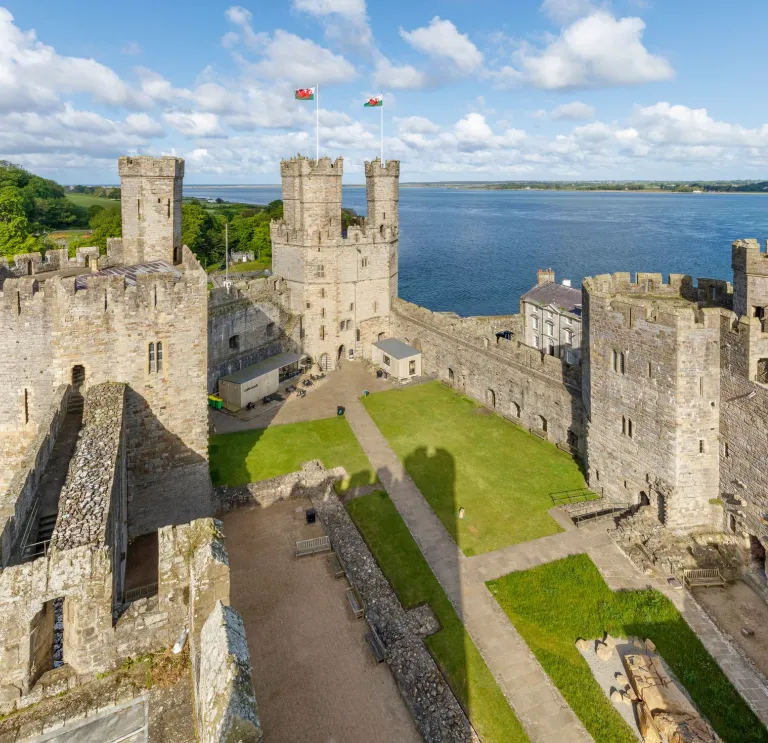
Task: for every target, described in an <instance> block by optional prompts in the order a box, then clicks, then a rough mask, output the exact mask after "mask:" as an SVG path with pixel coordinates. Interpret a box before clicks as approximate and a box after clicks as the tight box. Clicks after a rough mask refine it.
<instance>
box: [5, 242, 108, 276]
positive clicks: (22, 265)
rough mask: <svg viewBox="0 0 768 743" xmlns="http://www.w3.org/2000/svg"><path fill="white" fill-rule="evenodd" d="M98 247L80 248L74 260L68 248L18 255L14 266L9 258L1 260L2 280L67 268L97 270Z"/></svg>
mask: <svg viewBox="0 0 768 743" xmlns="http://www.w3.org/2000/svg"><path fill="white" fill-rule="evenodd" d="M99 252H100V251H99V248H98V247H97V246H95V245H94V246H92V247H85V248H78V249H77V251H76V254H75V257H74V258H70V257H69V253H68V251H67V249H66V248H57V249H55V250H47V251H46V252H45V256H43V254H42V253H18V254H17V255H15V256H13V265H12V266H11V264H10V263H9V262H8V259H7V258H0V279H3V278H6V277H8V276H11V277H16V278H19V277H22V276H35V275H37V274H43V273H47V272H49V271H60V270H62V269H65V268H86V267H93V268H96V266H97V265H98V261H99Z"/></svg>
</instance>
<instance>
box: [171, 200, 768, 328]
mask: <svg viewBox="0 0 768 743" xmlns="http://www.w3.org/2000/svg"><path fill="white" fill-rule="evenodd" d="M184 195H185V196H196V197H199V198H217V197H218V198H222V199H224V200H225V201H237V202H243V203H251V204H267V203H268V202H270V201H272V200H274V199H279V198H280V196H281V193H280V187H279V186H186V187H185V188H184ZM343 205H344V206H345V207H349V208H350V209H354V210H355V211H356V212H357V213H358V214H361V215H364V214H365V211H366V204H365V188H364V187H361V186H345V187H344V195H343ZM747 237H754V238H757V239H758V240H761V242H764V241H765V239H766V237H768V195H761V194H705V193H702V194H669V193H647V194H644V193H637V192H592V191H575V192H559V191H486V190H481V189H457V188H439V187H419V188H417V187H405V186H402V187H401V189H400V276H399V295H400V296H401V297H402V298H403V299H407V300H408V301H411V302H416V303H417V304H420V305H422V306H424V307H428V308H429V309H431V310H435V311H454V312H457V313H458V314H460V315H464V316H470V315H499V314H511V313H514V312H518V311H519V308H520V295H521V294H524V293H525V292H526V291H527V290H528V289H530V288H531V287H532V286H533V285H534V284H535V283H536V271H537V269H539V268H552V269H553V270H554V271H555V276H556V278H557V281H561V280H562V279H570V280H571V282H572V283H573V286H580V285H581V282H582V280H583V279H584V277H585V276H594V275H595V274H599V273H613V272H615V271H629V272H631V273H634V272H636V271H652V272H657V273H662V274H664V275H665V280H666V276H667V275H668V274H670V273H685V274H690V275H692V276H693V277H694V278H697V277H699V276H702V277H708V278H717V279H726V280H729V281H730V280H732V272H731V243H732V242H733V241H734V240H736V239H739V238H747Z"/></svg>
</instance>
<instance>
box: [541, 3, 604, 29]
mask: <svg viewBox="0 0 768 743" xmlns="http://www.w3.org/2000/svg"><path fill="white" fill-rule="evenodd" d="M541 10H542V12H543V13H545V14H546V15H548V16H549V17H550V18H551V19H552V20H553V21H556V22H557V23H563V24H565V23H570V22H571V21H573V20H575V19H576V18H581V17H583V16H585V15H589V14H590V13H593V12H594V10H595V6H594V5H593V4H592V3H591V2H590V0H544V2H543V3H542V4H541Z"/></svg>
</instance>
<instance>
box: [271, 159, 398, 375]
mask: <svg viewBox="0 0 768 743" xmlns="http://www.w3.org/2000/svg"><path fill="white" fill-rule="evenodd" d="M342 172H343V161H342V160H341V158H339V159H337V160H336V161H335V162H331V160H330V159H329V158H321V159H320V161H319V162H317V163H315V162H314V161H310V160H307V159H306V158H298V159H293V160H287V161H283V163H282V164H281V173H282V178H283V200H284V204H285V208H284V214H285V217H284V219H283V220H282V221H280V222H273V223H272V225H271V235H272V245H273V249H272V253H273V267H274V271H275V274H276V275H279V276H280V277H281V278H282V279H284V280H285V282H286V284H287V287H288V290H289V291H288V293H287V294H285V295H283V297H282V302H283V303H284V306H285V307H286V308H288V309H289V310H290V311H291V312H293V313H295V314H302V315H303V317H304V339H303V349H304V351H305V352H306V353H307V354H309V355H310V356H311V357H312V359H313V360H314V361H318V360H320V359H323V365H327V366H328V367H329V368H333V367H335V365H336V362H337V360H338V358H339V357H340V355H341V356H343V358H352V357H354V356H360V355H362V356H366V357H367V356H370V348H369V341H365V340H364V339H363V333H362V328H363V326H364V325H365V324H368V325H370V323H371V321H373V320H375V319H381V323H380V324H381V325H386V323H387V320H386V318H388V316H389V312H390V306H391V301H392V298H393V297H394V296H396V294H397V273H398V259H397V253H398V240H399V217H398V202H399V190H398V179H399V173H400V165H399V163H398V162H397V161H394V160H393V161H389V162H388V163H386V164H385V165H383V166H382V165H381V163H379V161H378V160H375V161H373V162H372V163H366V187H367V196H368V208H369V215H368V218H367V219H366V220H364V223H363V224H362V225H361V226H353V227H350V228H349V230H348V231H347V234H346V235H345V236H343V235H342V228H341V179H342ZM350 351H351V352H352V355H351V356H350Z"/></svg>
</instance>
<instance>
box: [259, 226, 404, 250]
mask: <svg viewBox="0 0 768 743" xmlns="http://www.w3.org/2000/svg"><path fill="white" fill-rule="evenodd" d="M270 232H271V236H272V241H273V243H274V244H284V245H298V246H311V247H313V248H315V247H318V246H321V247H322V246H325V247H330V246H345V245H350V246H359V245H364V244H371V245H372V244H373V243H374V241H375V242H381V241H383V242H387V241H391V240H396V239H397V237H398V234H399V231H398V228H397V226H395V225H387V224H385V225H382V226H380V228H379V229H378V230H372V229H371V227H370V225H369V223H368V220H367V219H363V220H362V224H358V225H351V226H350V227H349V228H348V229H347V234H346V236H344V235H342V234H341V230H340V228H339V226H338V225H328V227H327V228H325V229H324V230H322V231H319V232H310V231H309V230H301V229H295V228H291V227H289V226H288V225H287V224H286V223H285V221H284V220H279V221H277V220H272V222H271V223H270Z"/></svg>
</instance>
